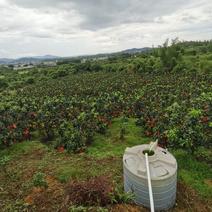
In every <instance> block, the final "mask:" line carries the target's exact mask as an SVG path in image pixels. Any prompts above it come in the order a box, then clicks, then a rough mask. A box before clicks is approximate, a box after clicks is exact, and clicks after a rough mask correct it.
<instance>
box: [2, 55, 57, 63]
mask: <svg viewBox="0 0 212 212" xmlns="http://www.w3.org/2000/svg"><path fill="white" fill-rule="evenodd" d="M59 58H60V57H58V56H54V55H44V56H34V57H21V58H18V59H10V58H0V64H19V63H33V64H34V63H41V62H43V61H48V60H56V59H59Z"/></svg>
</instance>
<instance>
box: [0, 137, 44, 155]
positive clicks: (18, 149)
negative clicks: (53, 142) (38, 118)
mask: <svg viewBox="0 0 212 212" xmlns="http://www.w3.org/2000/svg"><path fill="white" fill-rule="evenodd" d="M46 148H47V146H45V145H44V144H42V143H41V142H39V141H24V142H21V143H17V144H15V145H12V146H11V147H9V148H6V149H3V150H1V156H4V155H7V156H11V157H13V156H19V155H23V154H26V153H30V152H32V151H35V150H39V149H46Z"/></svg>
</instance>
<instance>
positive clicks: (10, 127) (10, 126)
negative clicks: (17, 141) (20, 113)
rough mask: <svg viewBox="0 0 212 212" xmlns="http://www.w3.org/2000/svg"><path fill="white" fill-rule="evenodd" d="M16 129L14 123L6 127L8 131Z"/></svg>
mask: <svg viewBox="0 0 212 212" xmlns="http://www.w3.org/2000/svg"><path fill="white" fill-rule="evenodd" d="M16 128H17V126H16V124H15V123H13V124H11V125H9V126H8V129H9V130H14V129H16Z"/></svg>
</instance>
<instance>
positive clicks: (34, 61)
mask: <svg viewBox="0 0 212 212" xmlns="http://www.w3.org/2000/svg"><path fill="white" fill-rule="evenodd" d="M150 50H151V48H149V47H144V48H132V49H126V50H123V51H120V52H114V53H104V54H96V55H81V56H78V57H58V56H54V55H44V56H33V57H21V58H18V59H10V58H0V64H6V65H8V64H26V63H32V64H38V63H41V62H43V61H49V60H57V59H58V60H59V59H65V58H69V59H70V58H93V57H95V58H98V57H108V56H114V55H117V54H137V53H145V52H149V51H150Z"/></svg>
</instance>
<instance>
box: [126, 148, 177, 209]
mask: <svg viewBox="0 0 212 212" xmlns="http://www.w3.org/2000/svg"><path fill="white" fill-rule="evenodd" d="M148 148H149V145H139V146H135V147H132V148H127V149H126V150H125V154H124V157H123V169H124V189H125V192H133V193H134V194H135V202H136V203H137V204H139V205H144V206H145V207H148V208H150V200H149V189H148V181H147V172H146V164H145V155H144V153H143V151H144V150H146V149H148ZM154 152H155V154H154V155H152V156H148V159H149V167H150V175H151V183H152V191H153V198H154V206H155V210H156V211H159V210H167V209H169V208H171V207H173V206H174V204H175V200H176V188H177V162H176V159H175V158H174V157H173V155H171V154H170V153H169V152H168V151H166V150H165V149H163V148H160V147H157V148H156V150H155V151H154Z"/></svg>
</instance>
